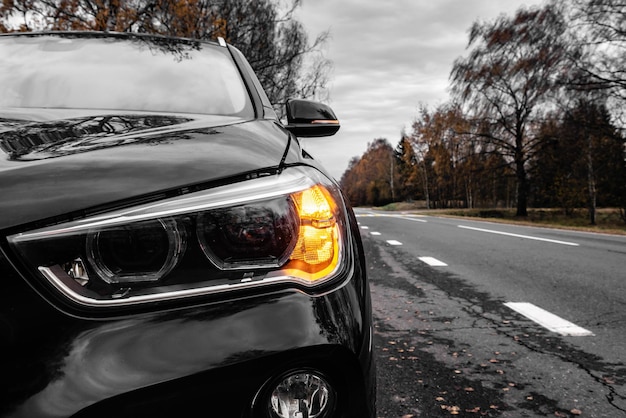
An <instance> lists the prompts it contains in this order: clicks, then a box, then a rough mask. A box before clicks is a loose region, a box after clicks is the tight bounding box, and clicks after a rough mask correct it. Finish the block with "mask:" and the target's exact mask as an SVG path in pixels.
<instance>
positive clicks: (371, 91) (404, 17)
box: [298, 0, 541, 179]
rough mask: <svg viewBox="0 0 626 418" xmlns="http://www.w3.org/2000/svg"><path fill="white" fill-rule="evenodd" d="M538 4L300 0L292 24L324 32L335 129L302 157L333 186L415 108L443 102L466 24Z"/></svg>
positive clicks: (392, 138) (393, 137)
mask: <svg viewBox="0 0 626 418" xmlns="http://www.w3.org/2000/svg"><path fill="white" fill-rule="evenodd" d="M540 3H541V1H539V0H526V1H522V0H507V1H502V0H438V1H427V0H395V1H393V2H384V3H383V2H380V1H377V0H358V1H357V0H342V1H341V2H337V1H332V0H315V1H313V0H305V1H304V3H303V6H302V7H301V9H300V10H299V12H298V18H299V19H300V21H301V22H302V23H303V24H304V27H305V29H306V30H307V31H308V32H309V36H310V37H311V38H313V37H314V36H316V35H317V34H319V33H321V32H323V31H326V30H329V31H330V35H331V38H330V40H329V44H328V47H327V53H326V55H327V57H328V58H329V59H331V60H332V61H333V65H334V72H333V79H332V81H331V83H330V87H331V92H330V94H331V100H330V105H331V107H332V108H333V110H334V111H335V113H336V114H337V117H338V118H339V119H340V121H341V125H342V126H341V129H340V131H339V132H338V133H337V134H336V135H335V136H334V137H331V138H329V139H315V140H313V139H309V140H306V141H304V143H305V146H306V148H307V150H308V151H309V152H310V153H311V154H312V155H313V156H314V157H316V158H317V159H318V160H320V161H321V162H322V164H324V165H325V166H326V167H327V168H328V169H329V171H330V172H331V174H332V175H333V176H335V177H336V178H337V179H339V178H340V177H341V175H342V174H343V172H344V171H345V169H346V168H347V166H348V162H349V161H350V159H351V158H352V157H354V156H361V155H362V154H363V152H365V150H366V149H367V144H368V143H370V142H372V141H373V140H374V139H377V138H386V139H387V140H388V141H389V142H390V143H391V144H392V146H396V144H397V143H398V142H399V141H400V138H401V134H402V131H403V130H405V129H406V130H410V127H411V123H412V121H413V120H414V118H415V117H416V116H417V110H418V107H419V106H420V105H421V104H424V105H428V106H436V105H438V104H441V103H443V102H445V101H447V100H448V87H449V80H448V77H449V74H450V70H451V69H452V65H453V63H454V60H455V59H456V58H458V57H460V56H462V55H464V54H465V53H466V49H465V48H466V46H467V40H468V30H469V28H470V27H471V25H472V23H474V22H475V21H476V20H483V21H484V20H493V19H494V18H496V17H497V16H499V15H501V14H503V13H506V14H513V13H514V12H515V11H516V10H517V9H519V8H520V7H521V6H523V5H536V4H540ZM329 144H332V146H329Z"/></svg>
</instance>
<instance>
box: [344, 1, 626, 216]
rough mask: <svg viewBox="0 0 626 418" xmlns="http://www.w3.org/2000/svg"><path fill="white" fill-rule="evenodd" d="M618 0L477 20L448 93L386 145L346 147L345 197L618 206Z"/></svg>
mask: <svg viewBox="0 0 626 418" xmlns="http://www.w3.org/2000/svg"><path fill="white" fill-rule="evenodd" d="M625 17H626V4H624V3H623V2H620V1H618V0H549V1H548V2H546V3H545V4H544V5H543V6H542V7H536V8H529V9H520V10H518V11H517V12H516V13H515V15H513V16H505V15H502V16H500V17H499V18H497V19H495V20H494V21H492V22H476V23H474V25H473V26H472V28H471V29H470V32H469V43H468V50H469V53H468V55H467V56H465V57H460V58H458V59H457V60H456V61H455V62H454V64H453V68H452V71H451V73H450V81H451V86H450V87H451V91H452V96H451V101H450V102H449V103H445V104H443V105H441V106H439V107H437V108H435V109H429V108H427V107H426V106H422V107H421V108H420V111H419V114H418V116H417V117H416V120H415V122H414V124H413V126H412V131H411V132H410V133H404V134H403V135H402V137H401V140H400V142H399V143H398V144H397V146H396V147H395V148H393V147H392V146H391V145H390V144H389V143H388V142H387V141H386V140H385V139H377V140H374V141H373V142H371V143H370V144H369V147H368V149H367V151H366V152H365V154H364V155H363V156H362V157H355V158H353V159H352V161H351V162H350V165H349V167H348V169H347V171H346V172H345V173H344V175H343V177H342V179H341V185H342V187H343V188H344V190H345V192H346V193H347V194H348V196H349V197H350V199H351V200H352V202H353V204H355V205H379V204H384V203H387V202H390V201H399V200H423V201H425V204H426V205H427V206H428V207H485V206H491V207H496V206H506V207H510V206H513V207H516V213H517V215H518V216H526V215H527V208H528V207H529V206H536V207H538V206H541V207H562V208H565V209H566V210H568V211H569V210H571V209H572V208H576V207H581V206H583V207H584V206H586V207H588V208H589V209H590V210H589V213H590V220H591V222H592V223H594V222H595V210H596V207H597V206H598V205H601V206H617V207H619V208H622V213H623V214H624V215H625V220H626V213H624V208H626V162H625V161H626V158H625V157H626V149H625V146H626V139H625V136H624V127H625V126H626V124H625V122H626V121H625V119H624V116H625V115H624V110H625V109H626V18H625Z"/></svg>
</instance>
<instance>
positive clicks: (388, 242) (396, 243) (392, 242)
mask: <svg viewBox="0 0 626 418" xmlns="http://www.w3.org/2000/svg"><path fill="white" fill-rule="evenodd" d="M387 244H389V245H402V243H401V242H400V241H396V240H395V239H390V240H387Z"/></svg>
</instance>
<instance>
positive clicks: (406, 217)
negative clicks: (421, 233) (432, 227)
mask: <svg viewBox="0 0 626 418" xmlns="http://www.w3.org/2000/svg"><path fill="white" fill-rule="evenodd" d="M399 218H400V219H406V220H407V221H413V222H422V223H428V221H427V220H426V219H419V218H413V217H408V216H399Z"/></svg>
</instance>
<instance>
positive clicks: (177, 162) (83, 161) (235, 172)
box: [0, 115, 301, 229]
mask: <svg viewBox="0 0 626 418" xmlns="http://www.w3.org/2000/svg"><path fill="white" fill-rule="evenodd" d="M0 117H1V116H0ZM22 117H24V115H22ZM33 117H35V116H33ZM222 119H226V121H225V122H226V124H224V121H220V119H219V118H216V117H211V116H206V117H205V120H202V117H199V116H197V117H196V118H195V119H189V118H188V119H187V120H185V119H182V120H181V119H180V118H172V117H168V116H159V115H151V116H149V117H147V116H146V117H138V116H133V115H104V116H93V117H89V118H71V119H57V120H54V121H50V122H29V123H27V122H24V121H21V123H19V124H17V123H15V122H13V123H12V124H13V126H11V127H10V129H8V130H5V131H3V132H0V148H1V149H2V150H3V151H4V153H3V154H4V158H0V175H1V177H0V189H1V190H2V192H3V195H4V198H3V199H2V200H1V201H0V212H1V213H2V214H3V216H2V217H0V229H4V228H8V227H11V226H15V225H21V224H26V223H29V222H33V221H37V220H40V219H42V218H47V217H50V216H60V215H63V214H67V213H70V212H74V211H77V210H81V209H85V208H89V207H95V206H98V205H103V204H107V203H110V202H116V201H121V200H125V199H131V198H134V197H136V196H138V195H144V194H150V193H158V192H161V191H164V190H171V189H175V188H179V187H181V186H189V185H195V184H200V183H209V182H213V181H221V180H224V179H228V178H231V177H234V176H241V175H245V174H247V173H255V172H262V171H267V172H270V171H271V170H276V169H277V168H278V167H279V165H280V164H281V162H282V160H283V156H284V155H285V154H286V159H285V161H284V163H296V162H298V161H299V160H300V159H301V156H300V155H298V150H297V149H295V148H288V146H289V144H290V137H289V134H288V132H287V131H285V130H284V129H283V128H282V127H280V126H279V125H278V124H277V123H276V122H274V121H270V120H263V121H254V122H251V121H242V120H237V119H235V120H230V119H228V118H222ZM0 124H2V120H1V119H0ZM154 125H157V127H156V128H155V127H154ZM0 126H1V125H0ZM105 129H106V130H105ZM51 139H52V140H51ZM44 141H47V142H44ZM242 150H245V152H242ZM0 155H2V154H0ZM85 167H89V170H85ZM68 197H69V198H68Z"/></svg>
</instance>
